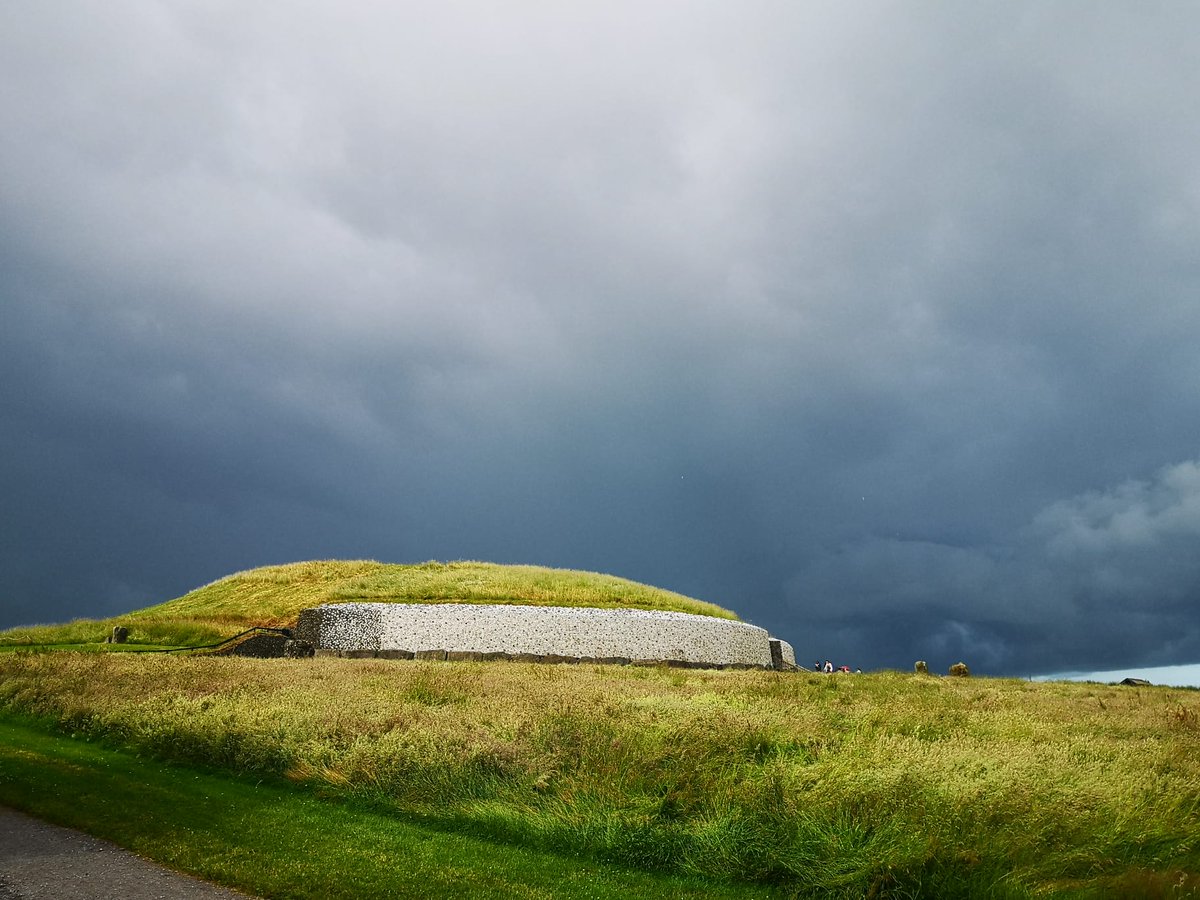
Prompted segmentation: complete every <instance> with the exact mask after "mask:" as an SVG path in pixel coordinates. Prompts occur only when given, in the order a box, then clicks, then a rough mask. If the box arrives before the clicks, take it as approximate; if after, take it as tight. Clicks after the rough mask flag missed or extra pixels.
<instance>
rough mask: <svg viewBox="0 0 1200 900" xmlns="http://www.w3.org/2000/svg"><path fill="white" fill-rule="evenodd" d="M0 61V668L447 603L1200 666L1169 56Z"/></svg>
mask: <svg viewBox="0 0 1200 900" xmlns="http://www.w3.org/2000/svg"><path fill="white" fill-rule="evenodd" d="M0 17H2V19H0V26H2V27H0V35H2V37H0V51H3V52H0V76H2V78H0V84H2V85H3V87H2V88H0V110H2V111H3V115H4V121H5V128H4V129H3V130H0V266H2V267H3V269H2V276H3V278H2V281H0V292H2V293H0V304H2V306H0V309H2V315H3V323H2V324H3V328H2V329H0V351H2V354H0V379H2V382H0V384H2V386H3V392H2V393H0V427H2V432H0V433H2V435H3V437H2V440H3V450H4V455H3V459H4V464H3V466H2V467H0V489H2V490H3V496H4V498H5V504H4V509H5V511H4V514H3V518H2V519H0V535H2V536H3V545H2V547H0V566H3V569H4V571H5V573H6V584H7V587H6V588H5V595H4V598H3V599H4V612H3V614H2V616H0V625H8V624H16V623H17V622H22V621H29V620H30V619H31V618H39V619H54V618H63V617H66V616H70V615H82V614H104V613H109V612H116V611H119V610H120V609H122V608H129V607H132V606H137V605H141V604H142V603H143V602H149V601H150V600H160V599H164V598H166V597H169V596H172V595H174V594H177V593H179V592H182V591H183V590H186V589H187V588H189V587H193V586H195V585H196V584H199V583H203V582H205V581H207V580H209V579H211V578H214V577H218V576H220V575H222V574H225V573H227V572H229V571H232V570H235V569H240V568H244V567H247V566H252V565H257V564H261V563H266V562H277V561H286V560H290V559H300V558H311V557H317V556H373V557H377V558H382V559H388V560H396V561H411V560H419V559H425V558H465V557H474V558H484V559H493V560H497V561H504V562H508V561H512V562H518V561H519V562H538V563H546V564H551V565H564V566H573V567H580V568H589V569H598V570H602V571H608V572H613V573H616V574H620V575H625V576H628V577H632V578H636V579H639V580H644V581H650V582H654V583H657V584H661V585H663V586H666V587H671V588H674V589H677V590H681V591H685V592H687V593H692V594H695V595H698V596H701V597H704V598H706V599H710V600H713V601H715V602H718V603H723V604H725V605H729V606H732V607H734V608H735V609H737V610H738V611H739V612H741V613H742V614H743V615H744V616H745V617H747V618H749V619H751V620H753V621H756V622H758V623H760V624H763V625H767V626H769V627H771V628H772V629H773V630H775V631H777V632H779V633H780V634H782V635H783V636H784V637H788V638H790V639H792V640H793V642H794V643H795V644H796V645H797V649H798V651H799V652H800V653H801V654H802V655H804V656H808V655H814V654H819V655H820V656H821V657H822V658H824V657H825V656H839V657H845V658H846V659H847V661H852V662H854V663H855V664H861V665H863V666H865V667H866V666H875V665H903V666H907V665H909V664H911V661H912V660H913V659H915V658H917V657H926V658H928V659H929V660H930V661H931V663H933V664H934V665H939V666H944V665H945V664H946V663H948V662H952V661H954V660H953V659H950V657H954V658H958V657H962V658H965V659H968V661H971V662H973V663H975V664H976V665H977V667H982V668H984V669H990V670H992V671H1007V672H1027V671H1039V670H1040V671H1045V670H1051V669H1058V670H1061V669H1062V668H1064V667H1065V666H1066V665H1067V664H1068V663H1069V664H1070V665H1072V666H1074V665H1078V666H1079V667H1087V666H1088V665H1091V664H1095V665H1097V666H1100V667H1111V666H1112V665H1120V664H1124V663H1130V664H1132V663H1151V662H1153V663H1160V662H1161V663H1167V662H1186V661H1193V660H1194V659H1196V658H1200V647H1198V646H1197V642H1198V640H1200V637H1198V635H1200V631H1198V630H1197V626H1195V625H1194V624H1192V622H1194V620H1195V618H1196V617H1195V612H1196V607H1197V603H1198V602H1200V595H1198V593H1197V592H1198V590H1200V584H1198V583H1197V582H1198V579H1197V576H1196V572H1195V571H1194V569H1193V568H1191V567H1190V564H1189V563H1188V561H1187V560H1188V557H1189V554H1188V553H1187V552H1186V548H1187V547H1188V546H1194V545H1195V539H1196V534H1195V530H1194V529H1191V526H1190V525H1185V524H1181V523H1184V522H1186V521H1190V520H1189V519H1188V518H1187V510H1189V509H1191V506H1190V505H1189V504H1191V503H1193V502H1194V501H1192V500H1189V499H1188V498H1189V497H1191V496H1192V494H1191V493H1190V492H1191V488H1190V487H1188V485H1189V484H1191V482H1190V481H1189V478H1190V477H1192V476H1189V474H1188V473H1189V472H1191V473H1193V474H1194V464H1193V463H1191V462H1188V461H1189V460H1194V459H1195V458H1196V456H1197V452H1198V450H1200V447H1198V442H1197V435H1196V428H1195V425H1194V423H1195V422H1196V421H1198V420H1200V408H1198V407H1200V392H1198V391H1197V386H1198V383H1200V356H1198V355H1197V354H1196V353H1195V349H1194V348H1195V347H1196V346H1197V338H1200V306H1197V305H1196V304H1195V302H1194V298H1195V296H1196V293H1197V287H1198V286H1200V263H1197V260H1198V259H1200V257H1198V256H1197V254H1196V252H1195V248H1196V246H1197V240H1198V238H1200V227H1198V225H1200V217H1198V212H1200V164H1198V163H1197V160H1198V159H1200V154H1198V153H1197V152H1196V151H1197V149H1198V146H1200V121H1198V120H1197V119H1196V117H1195V116H1194V114H1193V112H1192V106H1193V105H1194V98H1195V96H1196V95H1197V93H1198V90H1200V52H1197V51H1198V50H1200V47H1197V46H1196V38H1195V37H1194V35H1196V34H1198V33H1200V31H1198V30H1197V28H1196V25H1197V24H1200V23H1198V22H1197V21H1196V19H1197V13H1195V12H1194V11H1192V10H1190V9H1189V8H1187V7H1185V6H1180V5H1166V4H1163V5H1139V6H1137V7H1136V8H1134V7H1132V6H1130V7H1117V6H1111V7H1106V8H1103V9H1096V8H1090V7H1079V6H1068V5H1065V4H1063V5H1047V4H1028V5H1026V4H995V5H987V6H982V7H976V8H972V9H971V10H969V11H968V10H958V9H946V8H944V7H941V6H935V5H920V4H918V5H911V4H909V5H896V4H889V3H877V4H869V5H856V6H855V7H853V8H845V7H843V6H835V5H827V6H822V5H817V4H810V5H805V6H802V7H799V8H798V7H796V5H794V4H772V3H762V4H750V5H746V4H740V5H738V7H737V8H736V9H735V8H733V7H732V6H729V5H727V4H696V3H660V4H637V5H633V4H629V5H625V4H604V5H596V6H595V7H588V6H579V5H572V6H570V7H563V8H553V9H551V8H543V7H535V6H525V5H517V6H516V7H513V6H511V5H510V6H509V7H506V8H504V9H503V10H500V9H499V8H495V7H492V6H491V5H488V4H478V3H449V4H438V5H437V6H436V7H434V8H428V7H416V6H410V5H400V6H396V5H394V4H374V3H349V4H326V3H320V2H310V3H302V4H289V5H287V6H286V7H285V6H282V5H279V6H276V5H273V4H257V5H255V6H254V7H253V8H246V7H245V6H244V5H239V4H209V5H206V6H204V7H194V6H191V5H186V4H174V3H158V4H140V5H133V4H130V5H122V4H116V5H108V6H106V7H105V8H104V9H103V10H102V11H100V10H99V9H96V8H92V7H89V6H86V5H82V4H80V5H76V4H60V5H50V6H40V7H38V8H37V9H36V10H34V9H31V8H25V9H18V8H15V7H14V8H11V9H8V10H6V11H5V12H3V13H0ZM1156 473H1157V474H1156ZM1122 485H1124V487H1122ZM1137 510H1142V512H1141V513H1137V512H1136V511H1137ZM1172 510H1174V512H1172ZM1137 515H1141V516H1142V517H1143V519H1144V521H1142V525H1143V526H1144V527H1143V528H1142V531H1141V532H1140V535H1141V536H1140V537H1139V538H1138V539H1137V540H1134V539H1133V538H1131V537H1128V536H1129V535H1131V534H1132V533H1133V532H1132V531H1131V530H1130V529H1131V528H1132V523H1134V521H1135V519H1136V517H1137ZM1131 517H1133V518H1131ZM1139 521H1140V520H1139ZM1080 523H1083V524H1080ZM1189 529H1191V530H1189ZM1189 619H1190V620H1189Z"/></svg>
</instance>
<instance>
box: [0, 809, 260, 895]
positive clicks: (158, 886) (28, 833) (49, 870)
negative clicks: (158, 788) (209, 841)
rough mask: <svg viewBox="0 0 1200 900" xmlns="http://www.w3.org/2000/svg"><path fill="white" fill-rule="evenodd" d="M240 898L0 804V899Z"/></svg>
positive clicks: (220, 888)
mask: <svg viewBox="0 0 1200 900" xmlns="http://www.w3.org/2000/svg"><path fill="white" fill-rule="evenodd" d="M117 897H119V898H121V900H246V895H245V894H239V893H237V892H235V891H231V890H229V889H228V888H223V887H217V886H216V885H212V884H209V883H207V882H205V881H200V880H199V879H196V878H192V877H191V876H190V875H181V874H179V873H178V872H172V871H171V870H170V869H166V868H163V867H162V866H160V865H157V864H155V863H152V862H148V861H146V860H144V859H142V858H141V857H140V856H137V855H136V854H133V853H130V852H129V851H128V850H123V849H121V848H120V847H118V846H117V845H116V844H110V843H109V842H108V841H102V840H100V839H99V838H94V837H91V836H90V835H86V834H84V833H83V832H80V831H72V830H71V829H70V828H60V827H59V826H57V825H50V824H48V823H46V822H42V821H40V820H38V819H34V818H32V817H30V816H27V815H25V814H24V813H20V812H17V811H16V810H12V809H8V808H6V807H3V806H0V900H95V898H117Z"/></svg>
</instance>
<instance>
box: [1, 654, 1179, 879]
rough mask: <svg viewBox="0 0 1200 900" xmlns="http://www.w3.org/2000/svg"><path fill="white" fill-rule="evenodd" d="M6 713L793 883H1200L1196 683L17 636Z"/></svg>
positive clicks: (404, 805)
mask: <svg viewBox="0 0 1200 900" xmlns="http://www.w3.org/2000/svg"><path fill="white" fill-rule="evenodd" d="M0 708H3V709H8V710H10V711H14V712H20V713H22V714H28V715H36V716H41V717H44V718H47V719H49V720H52V721H54V722H56V723H58V724H59V725H60V726H61V727H62V728H64V729H66V730H68V731H69V732H71V733H76V734H80V735H85V736H88V737H96V738H103V739H105V740H108V741H113V742H116V743H119V744H121V745H123V746H128V747H132V748H134V749H136V750H138V751H140V752H145V753H152V754H155V755H158V756H161V757H164V758H168V759H172V760H177V761H183V762H193V763H203V764H206V765H215V766H221V767H226V768H229V769H233V770H237V771H242V772H262V773H272V774H284V775H286V776H287V777H289V778H291V779H293V780H294V781H296V782H297V783H300V784H304V785H308V786H310V787H313V788H315V789H317V790H321V791H332V792H334V793H340V794H348V795H353V796H355V797H358V798H360V799H365V800H368V801H371V802H373V803H376V804H378V805H380V806H381V807H382V808H392V809H397V810H402V811H404V812H405V813H406V814H409V815H419V816H422V817H425V818H427V819H429V820H433V821H438V822H441V823H443V824H444V825H445V826H446V827H451V828H458V829H462V830H465V831H469V832H471V833H474V834H482V835H485V836H490V837H493V838H496V839H499V840H505V841H512V842H517V843H521V844H525V845H530V846H534V847H540V848H548V849H554V850H558V851H566V852H570V853H578V854H587V855H592V856H595V857H598V858H603V859H608V860H616V861H620V862H623V863H626V864H630V865H634V866H638V867H641V868H646V869H655V870H667V871H673V872H677V873H684V874H695V875H702V876H705V877H708V878H716V879H720V878H736V879H741V880H747V881H759V882H762V883H770V884H774V885H778V886H781V887H784V888H786V889H788V890H790V891H793V892H795V893H797V894H798V895H813V896H845V897H852V896H853V897H858V896H863V895H864V894H868V893H871V892H874V893H875V895H877V896H913V895H922V896H955V895H960V896H1027V895H1029V894H1031V893H1035V892H1043V891H1054V892H1071V891H1076V892H1083V893H1086V892H1087V891H1101V892H1102V893H1103V892H1104V891H1105V890H1107V889H1108V888H1111V887H1112V886H1113V885H1116V884H1118V882H1119V883H1120V884H1123V885H1125V886H1126V887H1125V888H1124V889H1125V890H1127V891H1128V889H1129V885H1130V884H1133V885H1135V886H1136V885H1143V886H1145V885H1149V884H1157V883H1158V882H1159V881H1161V882H1162V883H1163V884H1175V883H1176V882H1177V881H1178V882H1179V883H1180V884H1182V885H1184V886H1185V887H1186V888H1187V889H1188V890H1193V889H1195V888H1197V886H1198V884H1200V883H1198V882H1197V873H1200V727H1198V725H1197V721H1198V719H1200V692H1194V691H1186V690H1171V689H1163V688H1153V689H1129V688H1122V687H1106V686H1099V685H1078V684H1031V683H1026V682H1020V681H1011V680H990V679H989V680H978V679H937V678H918V677H915V676H907V675H898V674H881V675H871V676H817V675H812V674H784V673H775V672H725V671H680V670H667V669H662V670H659V669H643V668H625V667H600V666H534V665H522V664H516V663H437V662H420V661H416V662H385V661H373V660H370V661H368V660H339V659H321V660H312V661H291V660H276V661H263V660H250V659H236V658H233V659H216V658H188V659H179V658H170V659H166V658H147V657H137V658H130V657H127V656H117V655H91V656H83V655H73V654H72V655H63V654H41V655H39V654H32V653H18V654H5V655H4V656H3V657H0ZM1122 879H1123V880H1122ZM1156 879H1157V880H1156ZM1172 879H1174V880H1172ZM1179 879H1182V880H1181V881H1180V880H1179ZM1134 892H1135V893H1136V891H1134Z"/></svg>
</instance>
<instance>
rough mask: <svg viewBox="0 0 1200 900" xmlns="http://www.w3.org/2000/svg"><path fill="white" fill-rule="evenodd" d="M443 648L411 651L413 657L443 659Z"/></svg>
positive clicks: (444, 655)
mask: <svg viewBox="0 0 1200 900" xmlns="http://www.w3.org/2000/svg"><path fill="white" fill-rule="evenodd" d="M445 658H446V651H445V650H417V651H416V652H415V653H413V659H445Z"/></svg>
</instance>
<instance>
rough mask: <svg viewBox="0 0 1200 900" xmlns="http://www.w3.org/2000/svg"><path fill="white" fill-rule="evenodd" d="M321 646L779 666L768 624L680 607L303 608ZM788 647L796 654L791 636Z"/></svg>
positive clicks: (305, 627) (303, 632) (304, 627)
mask: <svg viewBox="0 0 1200 900" xmlns="http://www.w3.org/2000/svg"><path fill="white" fill-rule="evenodd" d="M299 631H300V634H299V636H300V637H302V638H303V639H305V640H308V641H310V642H311V643H312V644H313V645H314V646H315V647H316V648H317V649H329V650H376V651H381V650H407V651H414V652H420V651H425V650H452V651H466V652H476V653H505V654H532V655H537V656H551V655H553V656H563V657H575V658H584V659H613V658H625V659H631V660H676V661H680V662H688V663H697V664H701V665H739V664H740V665H752V666H765V667H770V666H771V649H770V643H769V641H770V637H769V635H768V634H767V632H766V631H764V630H763V629H762V628H758V627H756V626H754V625H747V624H746V623H745V622H736V621H733V620H730V619H717V618H713V617H712V616H696V615H691V614H689V613H678V612H652V611H649V610H638V609H590V608H585V607H565V606H493V605H482V604H466V603H340V604H328V605H325V606H319V607H316V608H314V609H311V610H305V611H304V612H303V613H302V614H301V618H300V623H299ZM785 647H786V649H785V651H784V655H785V658H787V657H788V656H791V659H788V661H789V662H791V661H793V660H794V655H793V654H791V652H790V651H791V647H790V646H787V645H786V644H785Z"/></svg>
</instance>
